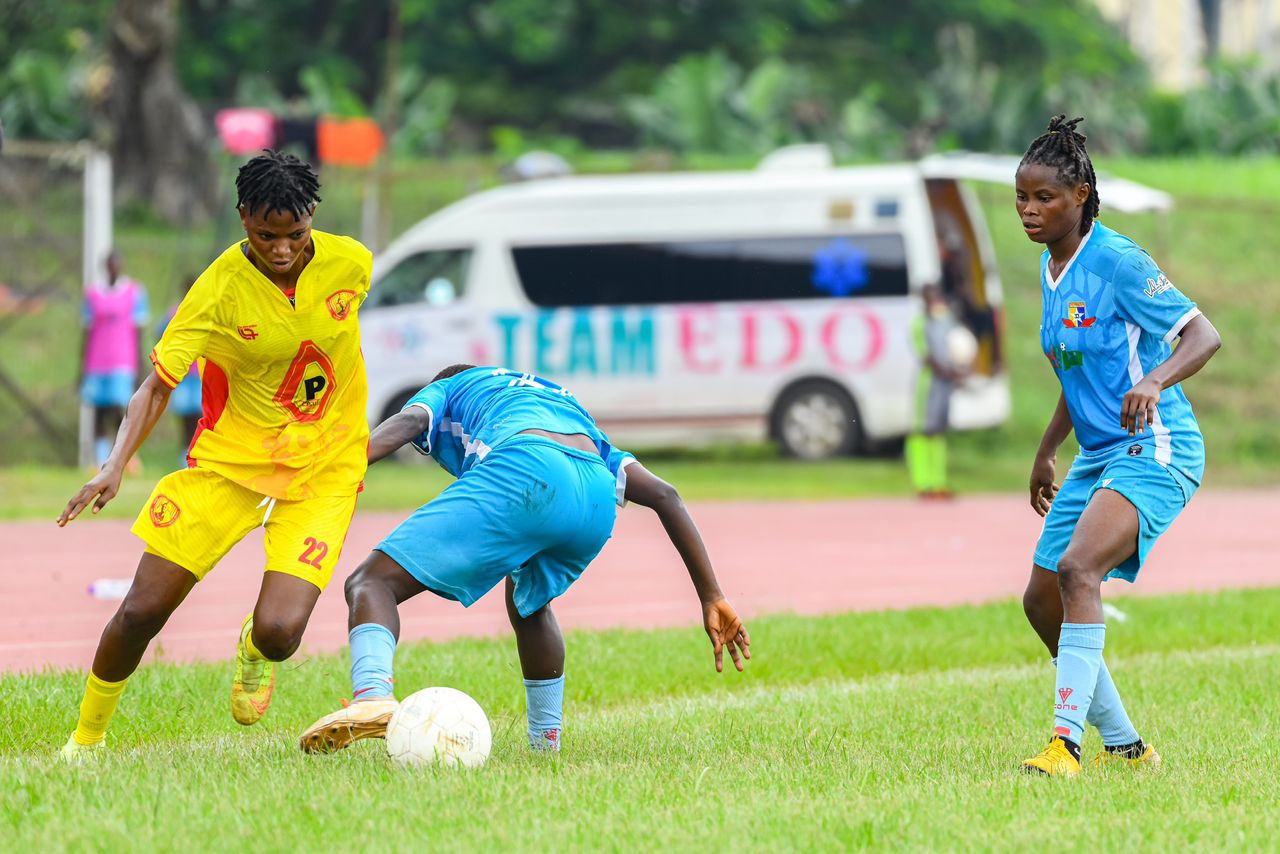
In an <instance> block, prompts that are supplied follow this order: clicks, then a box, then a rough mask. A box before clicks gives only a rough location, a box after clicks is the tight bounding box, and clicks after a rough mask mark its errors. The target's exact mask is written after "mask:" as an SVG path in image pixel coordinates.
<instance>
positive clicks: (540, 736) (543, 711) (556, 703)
mask: <svg viewBox="0 0 1280 854" xmlns="http://www.w3.org/2000/svg"><path fill="white" fill-rule="evenodd" d="M524 702H525V708H526V709H527V710H528V716H529V746H530V747H531V748H533V749H534V750H553V751H559V750H560V729H561V722H562V721H561V719H562V718H563V716H564V674H561V675H560V676H559V677H558V678H556V679H526V680H524Z"/></svg>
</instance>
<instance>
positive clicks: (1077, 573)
mask: <svg viewBox="0 0 1280 854" xmlns="http://www.w3.org/2000/svg"><path fill="white" fill-rule="evenodd" d="M1093 570H1094V568H1093V567H1092V566H1090V565H1089V563H1088V562H1087V561H1083V560H1080V559H1079V558H1078V557H1076V556H1075V555H1073V554H1071V553H1070V552H1068V553H1067V554H1064V555H1063V556H1062V557H1061V558H1060V559H1059V560H1058V589H1059V590H1061V591H1062V592H1064V593H1073V592H1077V591H1083V590H1087V589H1088V588H1090V587H1096V586H1097V585H1098V583H1099V581H1100V579H1099V578H1097V573H1096V572H1094V571H1093Z"/></svg>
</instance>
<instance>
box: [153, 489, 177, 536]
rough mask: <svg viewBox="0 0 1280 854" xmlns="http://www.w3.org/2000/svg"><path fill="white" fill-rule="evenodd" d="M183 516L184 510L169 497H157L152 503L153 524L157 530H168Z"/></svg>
mask: <svg viewBox="0 0 1280 854" xmlns="http://www.w3.org/2000/svg"><path fill="white" fill-rule="evenodd" d="M181 515H182V508H181V507H179V506H178V505H177V504H175V503H174V501H173V499H172V498H170V497H169V496H167V495H163V494H161V495H157V496H156V497H155V498H154V499H152V501H151V524H152V525H155V526H156V527H157V528H167V527H169V526H170V525H172V524H173V523H174V522H176V521H178V517H179V516H181Z"/></svg>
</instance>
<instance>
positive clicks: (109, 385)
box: [80, 252, 151, 466]
mask: <svg viewBox="0 0 1280 854" xmlns="http://www.w3.org/2000/svg"><path fill="white" fill-rule="evenodd" d="M150 318H151V309H150V306H149V305H148V303H147V291H146V288H144V287H142V285H140V284H138V283H137V282H135V281H134V280H133V279H130V278H128V277H127V276H122V275H121V274H120V256H119V254H118V253H116V252H112V253H111V254H110V255H108V256H107V281H106V282H105V283H104V282H92V283H90V284H89V285H87V286H86V287H85V291H84V310H83V312H82V314H81V322H82V323H83V324H84V328H85V336H84V351H83V354H82V359H81V366H82V368H81V381H80V398H81V400H83V401H84V402H85V403H87V404H89V405H90V406H92V407H93V432H94V444H93V447H94V454H95V457H96V459H97V464H98V465H99V466H101V465H102V463H103V462H105V461H106V459H107V455H108V454H109V453H110V452H111V437H113V436H114V435H115V431H116V428H117V427H118V426H119V424H120V421H121V420H122V419H123V418H124V408H125V407H126V406H128V404H129V398H130V397H131V396H132V395H133V389H134V387H135V386H136V384H137V379H138V353H139V352H140V349H141V348H140V346H139V342H140V339H141V337H142V336H143V335H144V334H145V332H144V327H145V326H146V324H147V322H148V321H149V320H150Z"/></svg>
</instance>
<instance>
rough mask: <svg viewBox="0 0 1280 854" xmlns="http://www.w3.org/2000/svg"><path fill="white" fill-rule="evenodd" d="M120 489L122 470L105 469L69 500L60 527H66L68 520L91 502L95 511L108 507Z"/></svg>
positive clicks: (77, 514)
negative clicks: (108, 503)
mask: <svg viewBox="0 0 1280 854" xmlns="http://www.w3.org/2000/svg"><path fill="white" fill-rule="evenodd" d="M119 491H120V472H117V471H111V470H110V469H103V470H102V471H100V472H98V473H97V474H96V475H95V476H94V478H93V479H92V480H90V481H89V482H88V483H86V484H85V485H84V486H82V487H80V491H79V492H77V493H76V494H75V496H74V497H73V498H72V499H71V500H70V501H68V502H67V506H66V509H65V510H63V511H62V515H61V516H59V517H58V527H59V528H63V527H66V524H67V523H68V522H70V521H71V520H72V519H74V518H76V517H77V516H79V515H80V513H81V511H82V510H84V508H86V507H88V506H89V505H90V504H93V512H94V513H97V512H98V511H99V510H101V509H102V508H103V507H106V506H107V502H109V501H110V500H111V499H113V498H115V497H116V493H117V492H119ZM94 499H97V500H96V501H95V500H94Z"/></svg>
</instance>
